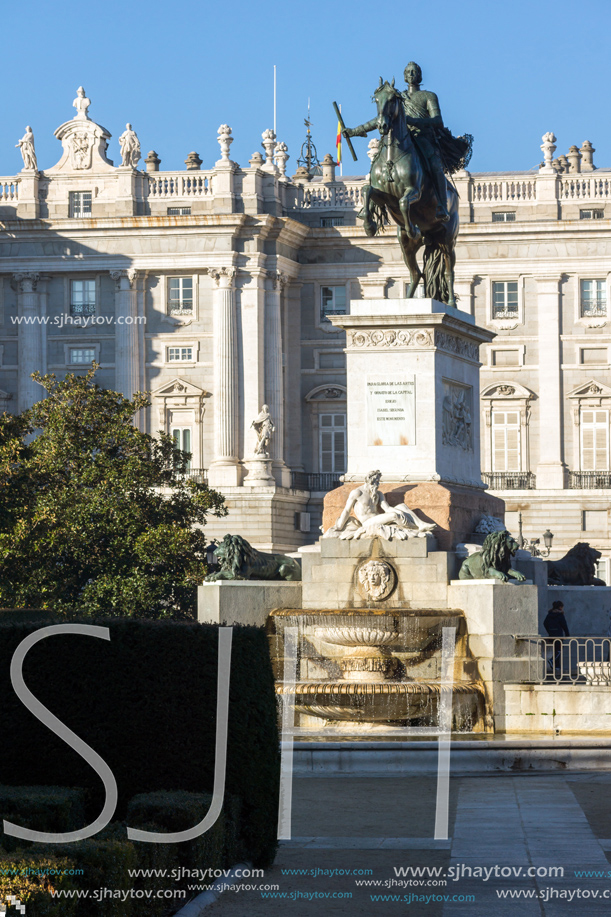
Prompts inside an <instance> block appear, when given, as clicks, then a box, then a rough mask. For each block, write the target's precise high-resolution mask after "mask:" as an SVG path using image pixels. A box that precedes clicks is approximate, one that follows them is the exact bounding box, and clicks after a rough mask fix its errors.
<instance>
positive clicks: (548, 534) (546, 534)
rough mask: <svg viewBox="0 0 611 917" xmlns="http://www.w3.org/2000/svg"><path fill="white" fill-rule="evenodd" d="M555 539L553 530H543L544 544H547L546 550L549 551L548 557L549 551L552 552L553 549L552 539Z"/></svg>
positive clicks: (547, 555)
mask: <svg viewBox="0 0 611 917" xmlns="http://www.w3.org/2000/svg"><path fill="white" fill-rule="evenodd" d="M553 540H554V535H553V533H552V532H550V530H549V529H547V530H546V531H545V532H543V542H544V544H545V550H546V552H547V554H546V557H549V552H550V551H551V549H552V541H553Z"/></svg>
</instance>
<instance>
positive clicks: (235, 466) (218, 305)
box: [208, 267, 241, 487]
mask: <svg viewBox="0 0 611 917" xmlns="http://www.w3.org/2000/svg"><path fill="white" fill-rule="evenodd" d="M209 273H210V276H211V277H212V279H213V281H214V284H215V289H214V297H213V332H214V392H213V398H214V461H213V462H212V464H211V465H210V468H209V469H208V480H209V481H210V485H211V486H212V487H235V486H238V485H239V484H240V479H241V469H240V461H239V458H238V421H239V397H238V341H237V323H236V312H235V275H236V268H234V267H220V268H211V269H210V271H209Z"/></svg>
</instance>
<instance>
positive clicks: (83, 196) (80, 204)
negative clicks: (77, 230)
mask: <svg viewBox="0 0 611 917" xmlns="http://www.w3.org/2000/svg"><path fill="white" fill-rule="evenodd" d="M69 200H70V216H71V217H90V216H91V200H92V194H91V191H70V196H69Z"/></svg>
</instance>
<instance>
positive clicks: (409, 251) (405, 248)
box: [397, 226, 422, 299]
mask: <svg viewBox="0 0 611 917" xmlns="http://www.w3.org/2000/svg"><path fill="white" fill-rule="evenodd" d="M397 236H398V237H399V245H400V246H401V251H402V252H403V260H404V261H405V264H406V265H407V268H408V270H409V280H410V283H409V287H408V288H407V293H406V296H407V298H408V299H411V298H412V296H414V294H415V292H416V288H417V286H418V284H419V283H420V280H421V279H422V271H421V270H420V268H419V267H418V262H417V260H416V252H417V250H418V242H414V241H413V240H412V239H410V238H409V236H408V235H407V233H406V232H405V230H404V229H403V227H402V226H397Z"/></svg>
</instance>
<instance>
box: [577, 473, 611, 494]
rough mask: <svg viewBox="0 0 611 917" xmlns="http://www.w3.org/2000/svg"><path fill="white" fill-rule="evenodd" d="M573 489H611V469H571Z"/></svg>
mask: <svg viewBox="0 0 611 917" xmlns="http://www.w3.org/2000/svg"><path fill="white" fill-rule="evenodd" d="M569 487H570V488H571V490H608V489H611V471H569Z"/></svg>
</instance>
